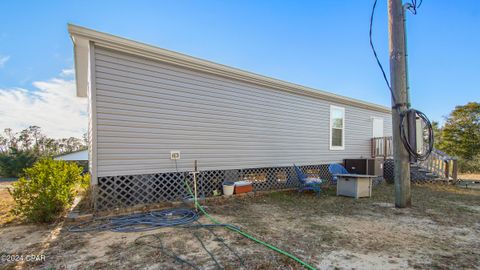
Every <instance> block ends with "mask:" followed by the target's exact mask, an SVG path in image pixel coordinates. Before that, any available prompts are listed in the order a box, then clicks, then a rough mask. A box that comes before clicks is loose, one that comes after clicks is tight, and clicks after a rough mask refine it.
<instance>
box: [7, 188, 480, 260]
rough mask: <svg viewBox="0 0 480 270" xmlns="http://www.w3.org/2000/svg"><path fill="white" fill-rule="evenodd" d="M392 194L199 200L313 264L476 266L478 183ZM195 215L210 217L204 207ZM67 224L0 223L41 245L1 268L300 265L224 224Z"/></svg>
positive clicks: (16, 249)
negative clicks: (408, 203)
mask: <svg viewBox="0 0 480 270" xmlns="http://www.w3.org/2000/svg"><path fill="white" fill-rule="evenodd" d="M392 201H393V187H392V186H390V185H388V186H381V187H378V188H376V189H374V196H373V197H372V198H364V199H359V200H355V199H351V198H345V197H336V196H334V191H333V190H331V191H327V192H326V193H324V194H323V195H322V196H320V197H318V198H317V197H315V196H313V195H312V194H298V193H296V192H275V193H270V194H268V195H264V196H258V197H254V198H235V199H233V200H226V201H222V202H216V203H210V204H208V203H207V209H208V211H209V212H210V213H211V214H212V215H213V216H215V217H216V218H218V219H219V220H221V221H222V222H229V223H233V224H235V225H238V226H240V227H241V228H243V229H244V230H245V231H247V232H249V233H251V234H253V235H254V236H256V237H258V238H260V239H261V240H264V241H266V242H268V243H271V244H273V245H275V246H277V247H279V248H281V249H283V250H286V251H288V252H291V253H293V254H295V255H297V256H298V257H299V258H301V259H302V260H304V261H306V262H308V263H309V264H311V265H313V266H314V267H315V268H318V269H431V268H438V269H479V268H480V191H478V190H466V189H460V188H456V187H450V186H422V187H414V188H413V205H414V206H413V207H412V208H409V209H396V208H394V207H393V205H392V204H391V202H392ZM200 222H201V223H209V221H208V219H207V218H206V217H202V218H201V219H200ZM70 225H71V224H64V223H62V222H59V223H57V224H54V225H50V226H35V225H10V226H4V227H2V228H0V252H2V251H3V252H4V254H5V253H8V254H36V255H45V260H44V261H39V262H27V263H17V264H14V263H9V264H5V263H4V264H3V265H2V264H0V268H5V269H24V268H25V269H218V268H224V269H303V268H302V266H301V265H300V264H298V263H296V262H294V261H292V260H290V259H289V258H287V257H285V256H283V255H280V254H278V253H276V252H273V251H272V250H270V249H268V248H265V247H264V246H262V245H259V244H257V243H254V242H252V241H251V240H248V239H245V238H244V237H243V236H240V235H238V234H236V233H233V232H231V231H228V230H226V229H224V228H214V229H211V230H208V229H205V228H198V229H185V228H164V229H158V230H155V231H150V232H144V233H115V232H86V233H70V232H68V231H67V228H68V227H69V226H70ZM199 239H200V240H201V242H200V241H199ZM202 243H203V245H205V248H206V249H207V250H208V251H209V252H210V253H211V254H212V255H213V257H212V256H211V255H209V253H207V251H206V250H205V248H203V247H202ZM173 254H175V255H177V256H178V257H179V258H181V259H183V260H184V261H183V262H181V261H179V260H178V259H174V258H173V257H172V255H173ZM185 261H187V262H188V263H190V264H193V266H192V265H189V264H188V263H186V262H185Z"/></svg>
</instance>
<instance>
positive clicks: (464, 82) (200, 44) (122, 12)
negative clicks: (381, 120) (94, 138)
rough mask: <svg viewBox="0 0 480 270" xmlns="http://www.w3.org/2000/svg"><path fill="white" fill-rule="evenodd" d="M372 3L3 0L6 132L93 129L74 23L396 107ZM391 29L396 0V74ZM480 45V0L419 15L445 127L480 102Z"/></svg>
mask: <svg viewBox="0 0 480 270" xmlns="http://www.w3.org/2000/svg"><path fill="white" fill-rule="evenodd" d="M372 3H373V1H369V0H364V1H358V0H350V1H348V0H345V1H302V2H300V1H223V2H222V1H85V0H83V1H48V2H44V1H1V2H0V10H1V11H2V16H1V17H0V129H3V128H5V127H7V126H10V127H13V128H21V127H22V126H25V125H28V124H37V125H40V126H42V127H46V128H44V130H45V131H46V132H47V133H49V134H50V135H52V136H56V137H58V136H70V135H77V134H80V133H82V132H83V131H84V130H85V128H86V120H85V111H84V108H85V106H86V105H85V101H84V100H82V99H79V98H74V97H73V98H71V97H69V96H70V95H74V84H73V81H72V80H73V76H72V74H71V69H72V67H73V57H72V54H73V49H72V42H71V40H70V38H69V35H68V33H67V23H73V24H77V25H81V26H85V27H88V28H93V29H96V30H99V31H103V32H108V33H112V34H115V35H119V36H122V37H127V38H131V39H134V40H137V41H141V42H145V43H149V44H152V45H155V46H159V47H162V48H166V49H170V50H174V51H178V52H181V53H185V54H189V55H192V56H196V57H200V58H204V59H208V60H211V61H215V62H218V63H222V64H226V65H231V66H234V67H238V68H241V69H245V70H248V71H252V72H255V73H259V74H262V75H267V76H271V77H274V78H278V79H282V80H286V81H290V82H294V83H298V84H302V85H305V86H309V87H313V88H317V89H322V90H326V91H330V92H334V93H337V94H341V95H346V96H350V97H354V98H359V99H363V100H367V101H371V102H375V103H379V104H383V105H390V98H389V94H388V90H387V88H386V86H385V84H384V82H383V79H382V77H381V73H380V71H379V69H378V67H377V66H376V63H375V60H374V58H373V55H372V53H371V50H370V47H369V43H368V26H369V16H370V12H371V6H372ZM387 31H388V28H387V4H386V0H379V3H378V7H377V14H376V17H375V25H374V40H375V43H376V47H377V50H378V52H379V55H380V57H381V60H382V62H383V64H384V66H385V67H386V69H387V71H388V66H389V63H388V32H387ZM479 48H480V1H477V0H463V1H455V2H452V1H447V0H435V1H432V0H424V3H423V5H422V7H421V8H420V10H419V14H418V15H416V16H413V15H410V14H409V16H408V50H409V69H410V73H409V76H410V86H411V97H412V104H413V106H414V107H415V108H417V109H419V110H421V111H424V112H425V113H426V114H427V115H428V116H429V117H430V118H431V119H432V120H436V121H442V117H443V116H445V115H447V114H448V113H449V112H450V111H451V110H452V109H453V108H454V107H455V105H460V104H465V103H467V102H469V101H479V100H480V86H479V84H480V82H479V80H480V65H479V63H480V51H479ZM52 97H53V99H51V98H52ZM67 102H68V103H70V104H66V103H67ZM62 103H63V104H62ZM2 108H3V109H2ZM36 110H40V111H41V112H40V113H36ZM47 111H48V112H47ZM62 111H64V113H62ZM54 114H62V115H64V118H65V119H63V118H62V117H60V116H49V115H54ZM70 114H74V117H77V116H78V118H72V116H71V115H70ZM38 115H41V119H39V118H40V117H39V116H38ZM74 120H75V121H74Z"/></svg>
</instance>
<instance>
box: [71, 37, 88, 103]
mask: <svg viewBox="0 0 480 270" xmlns="http://www.w3.org/2000/svg"><path fill="white" fill-rule="evenodd" d="M71 37H72V41H73V54H74V57H75V81H76V85H77V97H87V91H88V82H89V78H88V61H89V57H88V54H89V40H88V39H87V38H83V37H80V36H75V35H72V36H71Z"/></svg>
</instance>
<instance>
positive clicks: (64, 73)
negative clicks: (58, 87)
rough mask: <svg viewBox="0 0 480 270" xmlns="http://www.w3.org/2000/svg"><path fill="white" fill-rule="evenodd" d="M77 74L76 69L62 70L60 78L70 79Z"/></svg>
mask: <svg viewBox="0 0 480 270" xmlns="http://www.w3.org/2000/svg"><path fill="white" fill-rule="evenodd" d="M74 74H75V69H73V68H69V69H62V72H61V73H60V76H62V77H69V76H72V75H74Z"/></svg>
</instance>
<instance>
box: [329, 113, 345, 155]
mask: <svg viewBox="0 0 480 270" xmlns="http://www.w3.org/2000/svg"><path fill="white" fill-rule="evenodd" d="M344 149H345V108H342V107H337V106H333V105H331V106H330V150H344Z"/></svg>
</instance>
